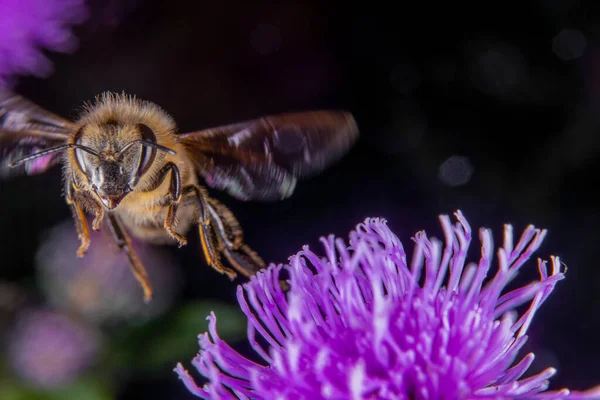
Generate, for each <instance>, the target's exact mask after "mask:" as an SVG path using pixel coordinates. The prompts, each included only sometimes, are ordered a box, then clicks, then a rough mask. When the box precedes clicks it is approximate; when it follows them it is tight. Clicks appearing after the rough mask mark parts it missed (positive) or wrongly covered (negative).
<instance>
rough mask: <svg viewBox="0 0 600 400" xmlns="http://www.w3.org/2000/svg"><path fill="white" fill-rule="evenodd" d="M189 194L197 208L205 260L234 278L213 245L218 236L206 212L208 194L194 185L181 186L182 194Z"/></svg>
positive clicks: (230, 277)
mask: <svg viewBox="0 0 600 400" xmlns="http://www.w3.org/2000/svg"><path fill="white" fill-rule="evenodd" d="M189 194H192V195H193V196H194V198H195V200H196V206H197V208H198V220H199V221H198V223H199V225H200V227H199V231H200V241H201V243H202V250H203V252H204V256H205V257H206V262H207V263H208V265H210V266H211V267H212V268H214V269H215V270H217V271H218V272H220V273H222V274H225V275H227V277H228V278H229V279H231V280H233V279H235V277H236V276H237V274H236V272H235V271H234V270H232V269H231V268H227V267H225V266H223V264H222V262H221V255H220V254H219V250H218V249H217V247H216V245H215V243H217V241H218V237H217V234H216V233H215V229H214V227H213V226H212V225H211V219H210V216H209V215H208V213H207V211H208V209H209V205H208V202H207V198H208V196H207V195H206V193H205V192H204V191H203V190H202V189H201V188H200V187H198V186H195V185H189V186H186V187H185V188H183V195H184V196H186V195H189Z"/></svg>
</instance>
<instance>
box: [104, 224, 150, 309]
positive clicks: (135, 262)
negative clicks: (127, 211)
mask: <svg viewBox="0 0 600 400" xmlns="http://www.w3.org/2000/svg"><path fill="white" fill-rule="evenodd" d="M108 226H109V227H110V231H111V233H112V235H113V238H114V239H115V242H116V243H117V246H119V249H121V250H123V251H124V252H125V254H126V255H127V258H128V259H129V265H130V266H131V270H132V271H133V276H135V279H137V280H138V282H139V283H140V285H141V286H142V289H143V290H144V301H145V302H146V303H148V302H149V301H150V300H151V299H152V286H151V285H150V280H149V279H148V274H147V273H146V269H145V268H144V265H143V264H142V262H141V261H140V259H139V258H138V256H137V254H135V251H134V250H133V248H132V247H131V242H130V240H129V236H128V235H127V233H126V232H125V230H124V229H123V228H122V226H121V223H120V222H119V220H118V219H117V216H116V215H114V214H112V213H109V214H108Z"/></svg>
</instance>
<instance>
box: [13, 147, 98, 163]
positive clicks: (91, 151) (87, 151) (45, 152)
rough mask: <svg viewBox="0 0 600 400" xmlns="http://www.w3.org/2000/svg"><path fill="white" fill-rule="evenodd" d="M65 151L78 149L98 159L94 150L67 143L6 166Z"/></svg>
mask: <svg viewBox="0 0 600 400" xmlns="http://www.w3.org/2000/svg"><path fill="white" fill-rule="evenodd" d="M66 149H79V150H83V151H85V152H86V153H89V154H91V155H93V156H96V157H99V155H98V153H96V152H95V151H94V150H92V149H91V148H89V147H87V146H82V145H80V144H74V143H68V144H61V145H60V146H56V147H51V148H49V149H46V150H42V151H40V152H39V153H35V154H31V155H29V156H27V157H23V158H20V159H18V160H15V161H11V162H10V163H9V164H8V166H9V167H11V168H14V167H17V166H19V165H21V164H23V163H26V162H27V161H31V160H35V159H36V158H40V157H43V156H47V155H48V154H52V153H56V152H58V151H63V150H66Z"/></svg>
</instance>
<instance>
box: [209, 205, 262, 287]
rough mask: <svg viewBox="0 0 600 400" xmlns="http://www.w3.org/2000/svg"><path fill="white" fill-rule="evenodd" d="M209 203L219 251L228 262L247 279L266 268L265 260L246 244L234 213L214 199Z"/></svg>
mask: <svg viewBox="0 0 600 400" xmlns="http://www.w3.org/2000/svg"><path fill="white" fill-rule="evenodd" d="M208 203H209V204H208V206H209V207H208V208H209V213H210V218H211V221H212V224H213V225H214V228H215V233H216V235H215V236H216V239H217V244H218V249H219V251H220V252H222V253H223V254H224V255H225V258H227V261H229V263H230V264H231V265H232V266H233V267H234V268H235V269H236V270H237V271H238V272H240V273H241V274H242V275H244V276H246V277H247V278H249V277H251V276H252V275H254V274H255V273H256V272H258V271H260V270H261V269H263V268H265V267H266V264H265V262H264V261H263V259H262V258H261V257H260V256H259V255H258V254H257V253H256V252H255V251H254V250H252V249H251V248H250V247H249V246H248V245H246V244H244V237H243V232H242V229H241V228H240V224H239V222H238V221H237V219H236V218H235V216H234V215H233V213H232V212H231V211H229V209H228V208H227V207H225V206H224V205H223V204H221V203H220V202H219V201H217V200H215V199H213V198H209V199H208Z"/></svg>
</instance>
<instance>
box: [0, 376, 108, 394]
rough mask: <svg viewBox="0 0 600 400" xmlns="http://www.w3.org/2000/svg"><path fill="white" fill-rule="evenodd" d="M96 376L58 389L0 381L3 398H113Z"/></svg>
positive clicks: (0, 392)
mask: <svg viewBox="0 0 600 400" xmlns="http://www.w3.org/2000/svg"><path fill="white" fill-rule="evenodd" d="M108 388H109V386H107V385H106V384H105V383H104V382H102V381H100V380H99V379H96V378H94V377H89V378H83V379H79V380H78V381H76V382H73V383H71V384H68V385H65V386H61V387H60V388H56V389H36V388H32V387H30V386H27V385H25V384H24V383H20V382H17V381H7V380H4V381H2V382H0V399H2V400H111V399H113V398H114V397H113V394H112V393H111V392H110V390H109V389H108Z"/></svg>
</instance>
